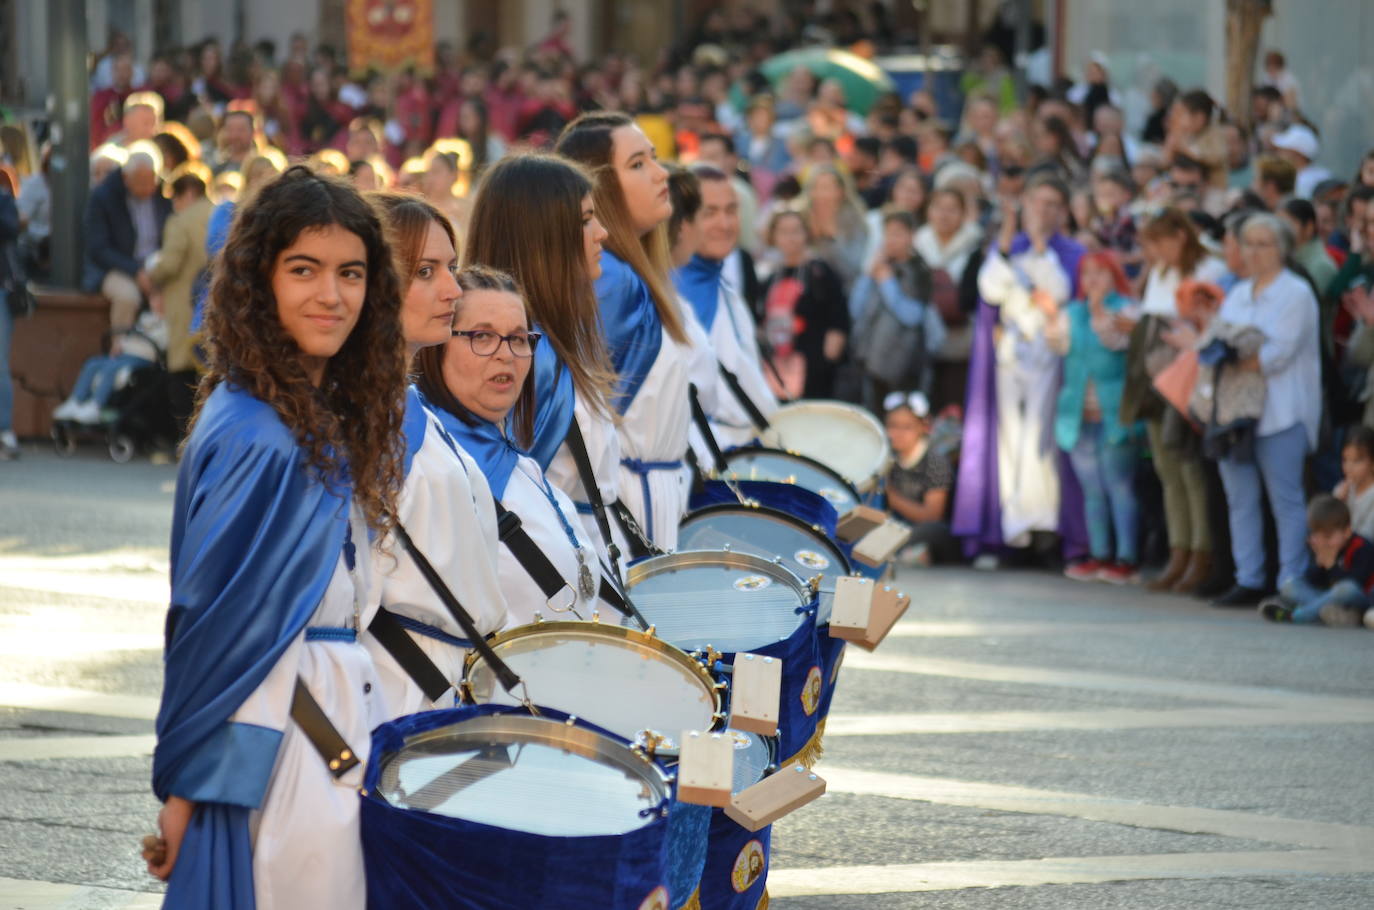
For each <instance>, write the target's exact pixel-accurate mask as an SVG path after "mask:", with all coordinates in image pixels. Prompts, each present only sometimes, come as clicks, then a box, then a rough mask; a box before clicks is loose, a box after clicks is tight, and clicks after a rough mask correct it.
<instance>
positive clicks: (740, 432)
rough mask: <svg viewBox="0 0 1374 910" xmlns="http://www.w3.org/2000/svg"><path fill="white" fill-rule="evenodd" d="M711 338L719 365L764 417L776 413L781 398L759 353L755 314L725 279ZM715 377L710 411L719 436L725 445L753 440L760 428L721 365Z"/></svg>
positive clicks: (743, 443) (721, 443)
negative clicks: (716, 389)
mask: <svg viewBox="0 0 1374 910" xmlns="http://www.w3.org/2000/svg"><path fill="white" fill-rule="evenodd" d="M710 339H711V346H712V348H714V349H715V354H716V359H717V360H718V361H720V366H723V367H725V369H727V370H729V371H730V372H731V373H734V374H735V378H736V379H738V380H739V384H740V386H741V387H743V389H744V394H746V395H748V396H749V400H750V401H752V402H753V403H754V406H755V407H756V408H758V409H759V410H760V411H761V412H762V413H763V416H764V417H771V416H773V413H774V412H775V411H777V409H778V399H777V396H775V395H774V394H773V390H772V388H771V387H770V386H769V385H768V379H767V377H765V376H764V373H763V355H762V354H760V353H759V342H758V332H757V327H756V326H755V324H754V317H753V316H752V315H750V313H749V308H748V307H747V306H746V305H745V303H744V298H743V297H741V296H740V295H739V293H738V292H737V291H736V290H735V289H734V288H732V287H731V286H730V285H729V284H728V283H726V282H721V286H720V304H719V309H718V310H717V311H716V318H715V321H714V322H713V323H712V324H711V331H710ZM716 377H717V381H718V382H719V383H720V391H719V393H718V394H717V396H716V398H717V402H716V409H715V410H714V411H712V412H710V417H711V424H712V426H713V428H714V429H715V433H716V440H717V441H718V442H719V443H720V445H721V448H724V449H728V448H731V447H732V446H741V445H745V444H747V443H749V442H752V441H753V440H754V438H755V437H756V436H758V432H759V431H758V429H757V428H756V427H755V426H754V424H753V422H752V421H751V420H750V419H749V413H748V412H747V411H746V410H745V409H744V406H743V405H741V404H740V402H739V399H738V398H737V397H736V396H735V394H734V392H732V391H731V390H730V387H729V386H728V385H726V383H725V379H724V377H722V376H720V370H719V368H717V370H716Z"/></svg>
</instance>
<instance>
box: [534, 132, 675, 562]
mask: <svg viewBox="0 0 1374 910" xmlns="http://www.w3.org/2000/svg"><path fill="white" fill-rule="evenodd" d="M558 152H559V154H562V155H564V156H566V157H568V158H570V159H572V160H573V161H576V162H578V163H579V164H581V165H582V166H583V167H585V168H587V169H588V170H589V171H590V172H591V177H592V181H593V184H594V187H593V190H592V201H593V203H594V204H595V207H596V214H597V217H598V218H600V220H601V222H602V224H604V225H605V227H606V231H607V235H608V236H607V238H606V243H605V246H606V251H605V253H604V254H603V255H602V257H601V277H600V278H598V279H597V282H596V296H597V300H598V301H599V303H600V309H601V322H602V325H603V327H604V328H605V331H606V341H607V347H608V348H609V350H610V354H611V363H612V365H613V366H614V367H615V370H616V372H617V373H618V375H619V379H618V381H617V383H616V396H615V399H614V405H615V409H616V411H617V412H618V413H619V414H620V424H619V433H618V435H619V438H620V453H621V459H620V481H621V482H620V501H621V503H622V505H623V506H624V508H622V509H620V510H618V513H619V514H621V516H622V519H625V518H628V519H629V520H628V521H625V522H624V523H625V524H626V525H628V526H630V528H629V530H630V534H629V536H630V538H631V541H632V543H636V544H639V545H641V546H642V548H643V549H644V550H648V549H650V548H651V547H657V548H661V549H668V550H671V549H673V548H675V547H676V545H677V526H678V522H679V521H680V520H681V518H682V516H683V514H684V513H685V512H686V508H687V496H688V492H689V491H688V484H687V477H686V474H685V472H684V471H683V470H682V468H683V457H684V456H685V455H686V452H687V440H688V425H689V424H690V417H689V404H688V396H687V388H688V382H689V374H690V361H691V348H690V343H689V342H688V340H687V333H686V330H685V329H684V327H683V323H682V317H681V314H680V312H679V310H678V303H677V298H676V294H675V292H674V289H673V284H672V281H671V280H670V278H669V269H670V264H671V262H670V258H669V249H668V235H667V222H668V219H669V217H670V216H671V215H672V213H673V207H672V202H671V201H670V200H669V193H668V174H667V171H665V170H664V168H663V166H662V165H660V164H659V163H658V157H657V153H656V152H655V151H654V146H653V143H651V142H650V141H649V138H648V137H647V136H645V135H644V131H643V130H642V129H640V128H639V127H638V126H637V125H636V124H635V122H634V121H633V120H632V119H631V118H630V117H629V116H628V115H626V114H621V113H614V112H595V113H590V114H583V115H582V116H581V117H578V118H577V119H576V120H574V121H573V122H572V123H570V124H568V126H567V128H566V129H565V130H564V131H563V135H562V136H560V137H559V139H558ZM626 513H628V515H626ZM634 525H638V528H635V527H634ZM641 531H642V536H643V538H644V539H643V540H638V539H637V538H639V537H641V533H640V532H641ZM636 549H639V547H636Z"/></svg>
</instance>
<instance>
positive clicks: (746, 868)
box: [730, 840, 764, 894]
mask: <svg viewBox="0 0 1374 910" xmlns="http://www.w3.org/2000/svg"><path fill="white" fill-rule="evenodd" d="M763 871H764V859H763V844H761V843H760V842H758V841H756V840H751V841H750V842H749V843H747V844H745V845H744V849H742V850H740V852H739V856H737V857H735V868H734V870H733V871H732V872H731V873H730V884H731V885H733V886H734V888H735V893H737V894H743V893H744V892H746V891H748V890H749V889H750V888H751V887H752V886H753V884H754V882H756V881H758V880H759V879H760V878H762V877H763Z"/></svg>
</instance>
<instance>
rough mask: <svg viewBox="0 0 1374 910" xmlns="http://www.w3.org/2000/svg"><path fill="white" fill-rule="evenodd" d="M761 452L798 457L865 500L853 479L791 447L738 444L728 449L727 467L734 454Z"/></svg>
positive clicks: (855, 496)
mask: <svg viewBox="0 0 1374 910" xmlns="http://www.w3.org/2000/svg"><path fill="white" fill-rule="evenodd" d="M760 452H761V453H763V454H765V455H786V456H787V457H788V458H795V459H797V460H798V461H801V462H804V463H805V464H807V465H808V466H809V467H813V468H816V469H817V470H819V471H820V472H821V473H822V474H828V475H829V476H830V478H831V479H832V480H835V481H837V482H838V483H839V484H840V486H842V487H844V489H845V491H846V492H848V493H849V494H850V495H851V496H853V497H854V501H855V502H863V494H862V493H860V492H859V488H858V487H857V486H855V485H854V482H853V481H852V480H850V479H849V478H847V477H845V476H844V475H843V474H841V473H840V472H839V471H837V470H835V469H834V468H832V467H830V465H828V464H826V463H825V462H823V461H817V460H816V459H814V458H812V457H811V456H810V455H805V454H803V453H801V452H793V451H792V450H790V449H779V448H775V447H774V446H762V445H747V446H738V447H736V448H733V449H731V450H730V451H728V452H726V453H725V466H726V467H727V468H728V467H729V466H730V457H731V456H732V455H756V454H758V453H760ZM716 473H719V472H716ZM730 479H731V480H738V481H749V480H751V479H752V478H749V477H740V476H738V474H735V475H734V476H732V477H731V478H730ZM763 482H764V483H786V484H790V485H791V486H800V484H798V483H797V482H796V481H788V480H766V481H763ZM802 489H806V488H805V487H802ZM812 492H815V491H814V490H813V491H812ZM816 495H817V496H820V495H821V494H820V493H816Z"/></svg>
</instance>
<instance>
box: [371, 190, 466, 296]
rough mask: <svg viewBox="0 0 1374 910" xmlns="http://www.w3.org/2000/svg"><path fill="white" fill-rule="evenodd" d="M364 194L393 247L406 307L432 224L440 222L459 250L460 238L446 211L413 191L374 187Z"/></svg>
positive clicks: (397, 275)
mask: <svg viewBox="0 0 1374 910" xmlns="http://www.w3.org/2000/svg"><path fill="white" fill-rule="evenodd" d="M363 198H364V199H366V200H367V201H368V202H369V203H371V204H372V207H373V208H374V209H376V210H377V216H378V217H379V218H381V220H382V227H383V229H384V230H385V231H386V242H387V246H389V247H391V261H392V262H393V263H394V264H395V266H396V277H397V278H398V279H400V282H401V300H402V307H403V308H404V301H405V296H406V294H408V293H410V284H411V282H412V281H414V280H415V267H416V265H417V264H418V263H419V261H420V254H421V253H423V252H424V249H425V238H426V237H428V235H429V226H430V225H431V224H437V225H439V227H440V228H441V229H442V230H443V232H444V234H445V235H447V236H448V242H449V243H451V244H453V248H454V250H455V251H456V250H457V249H458V239H457V236H456V235H455V234H454V233H453V225H452V224H450V223H449V220H448V218H447V217H445V215H444V213H443V212H441V211H439V210H438V209H437V208H435V207H434V206H433V205H430V204H429V203H428V202H426V201H425V200H424V198H423V197H420V196H416V195H414V194H413V193H398V192H396V191H395V190H374V191H373V192H370V193H364V194H363Z"/></svg>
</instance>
